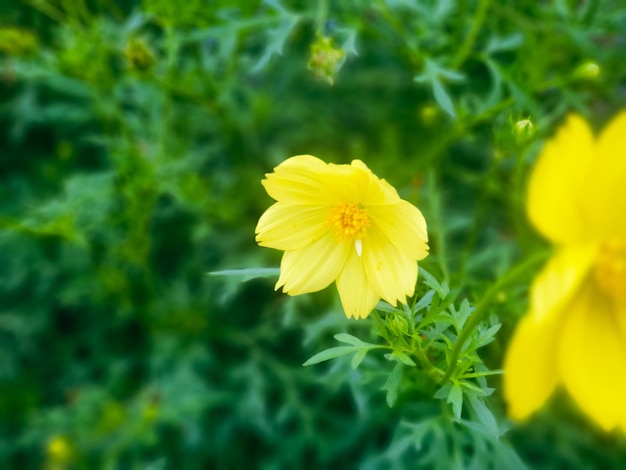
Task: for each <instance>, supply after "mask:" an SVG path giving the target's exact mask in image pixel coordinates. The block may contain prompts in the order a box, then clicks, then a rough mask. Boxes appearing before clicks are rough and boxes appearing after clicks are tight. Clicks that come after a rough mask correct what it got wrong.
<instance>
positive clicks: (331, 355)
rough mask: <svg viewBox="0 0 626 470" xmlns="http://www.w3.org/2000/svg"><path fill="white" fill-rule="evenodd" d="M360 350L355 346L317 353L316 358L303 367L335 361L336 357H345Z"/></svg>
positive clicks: (309, 360) (338, 347) (312, 358)
mask: <svg viewBox="0 0 626 470" xmlns="http://www.w3.org/2000/svg"><path fill="white" fill-rule="evenodd" d="M358 350H359V349H358V348H356V347H354V346H337V347H336V348H330V349H326V350H324V351H322V352H319V353H317V354H316V355H315V356H313V357H311V358H310V359H308V360H307V361H306V362H305V363H304V364H302V365H303V366H312V365H313V364H319V363H320V362H324V361H328V360H330V359H335V358H336V357H340V356H345V355H346V354H350V353H353V352H355V351H358Z"/></svg>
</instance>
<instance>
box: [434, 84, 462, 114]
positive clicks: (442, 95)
mask: <svg viewBox="0 0 626 470" xmlns="http://www.w3.org/2000/svg"><path fill="white" fill-rule="evenodd" d="M432 87H433V96H434V97H435V101H436V102H437V104H438V105H439V107H440V108H441V109H442V110H444V111H445V112H446V113H448V114H449V115H450V117H452V118H453V119H456V111H455V110H454V105H453V104H452V99H451V98H450V95H448V92H447V91H446V89H445V88H444V86H443V85H442V84H441V82H440V81H439V80H437V79H434V80H433V81H432Z"/></svg>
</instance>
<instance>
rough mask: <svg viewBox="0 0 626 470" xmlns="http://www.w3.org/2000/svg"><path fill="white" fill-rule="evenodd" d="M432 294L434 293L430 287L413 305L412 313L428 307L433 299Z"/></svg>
mask: <svg viewBox="0 0 626 470" xmlns="http://www.w3.org/2000/svg"><path fill="white" fill-rule="evenodd" d="M433 295H435V290H434V289H431V290H429V291H428V292H426V293H425V294H424V295H423V296H422V298H421V299H419V301H418V302H417V303H416V304H415V306H414V307H413V313H417V312H419V311H420V310H422V309H424V308H426V307H428V306H429V305H430V303H431V302H432V300H433Z"/></svg>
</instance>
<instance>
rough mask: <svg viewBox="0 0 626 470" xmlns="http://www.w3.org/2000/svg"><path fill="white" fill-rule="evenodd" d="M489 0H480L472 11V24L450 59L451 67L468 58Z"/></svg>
mask: <svg viewBox="0 0 626 470" xmlns="http://www.w3.org/2000/svg"><path fill="white" fill-rule="evenodd" d="M490 3H491V0H481V2H480V3H479V4H478V8H477V9H476V13H474V18H472V25H471V26H470V30H469V33H467V36H466V38H465V40H464V41H463V44H462V45H461V48H460V49H459V51H458V53H457V54H456V57H455V58H454V60H453V61H452V68H453V69H458V68H459V67H461V65H463V62H465V60H466V59H467V58H468V56H469V55H470V53H471V52H472V48H473V47H474V43H475V42H476V38H477V37H478V33H479V32H480V29H481V28H482V26H483V23H484V22H485V18H486V17H487V10H488V9H489V5H490Z"/></svg>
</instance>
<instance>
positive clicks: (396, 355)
mask: <svg viewBox="0 0 626 470" xmlns="http://www.w3.org/2000/svg"><path fill="white" fill-rule="evenodd" d="M385 357H386V358H387V360H388V361H393V360H396V359H397V360H398V361H400V362H401V363H402V364H404V365H405V366H409V367H415V365H416V364H415V362H413V359H411V358H410V357H409V356H408V355H407V354H406V353H404V352H402V351H393V352H392V353H391V354H385Z"/></svg>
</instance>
